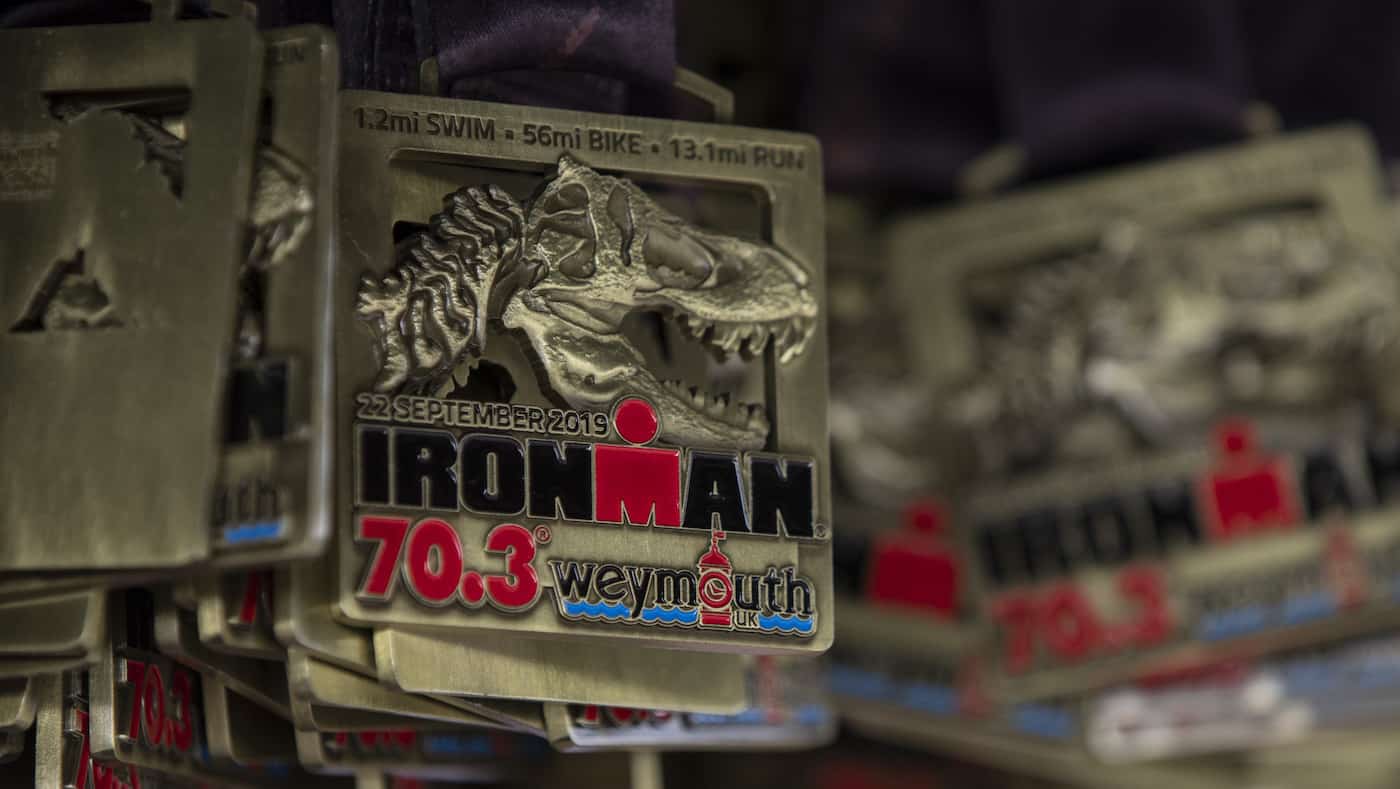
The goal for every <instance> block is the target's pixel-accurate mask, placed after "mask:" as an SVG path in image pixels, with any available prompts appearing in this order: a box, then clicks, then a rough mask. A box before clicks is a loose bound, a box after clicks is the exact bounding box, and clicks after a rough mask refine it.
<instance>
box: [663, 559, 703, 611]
mask: <svg viewBox="0 0 1400 789" xmlns="http://www.w3.org/2000/svg"><path fill="white" fill-rule="evenodd" d="M696 590H697V587H696V581H695V573H693V572H691V571H689V570H670V569H667V568H665V567H658V568H657V570H656V602H657V604H658V605H668V606H677V605H681V606H694V605H695V604H696V601H697V599H698V597H699V595H698V594H697V591H696Z"/></svg>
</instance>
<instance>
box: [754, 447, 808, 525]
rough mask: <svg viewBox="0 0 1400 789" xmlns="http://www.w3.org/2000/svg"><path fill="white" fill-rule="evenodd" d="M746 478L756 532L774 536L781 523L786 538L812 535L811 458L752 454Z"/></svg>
mask: <svg viewBox="0 0 1400 789" xmlns="http://www.w3.org/2000/svg"><path fill="white" fill-rule="evenodd" d="M749 481H750V485H751V490H752V491H753V515H752V523H751V528H752V530H753V532H754V533H755V534H768V535H774V536H776V535H777V534H778V532H779V528H780V527H779V524H782V525H781V530H782V533H783V534H785V535H787V536H788V537H812V536H815V535H814V534H813V527H814V526H815V520H816V517H815V514H816V510H815V508H814V507H813V502H812V498H813V490H814V488H813V486H812V463H811V461H807V460H786V461H785V460H784V459H783V458H775V457H761V456H759V457H751V458H749Z"/></svg>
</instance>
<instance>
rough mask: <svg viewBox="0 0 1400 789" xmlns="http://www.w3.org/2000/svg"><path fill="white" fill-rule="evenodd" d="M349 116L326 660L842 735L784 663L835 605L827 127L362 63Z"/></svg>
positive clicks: (305, 586)
mask: <svg viewBox="0 0 1400 789" xmlns="http://www.w3.org/2000/svg"><path fill="white" fill-rule="evenodd" d="M428 65H429V68H428V69H427V71H428V73H431V68H430V67H431V63H430V64H428ZM678 86H685V87H690V88H696V87H702V88H704V87H707V86H706V85H705V83H703V82H702V81H699V80H697V79H696V78H695V77H694V75H690V74H688V73H682V74H681V75H680V77H679V79H678ZM705 92H707V93H708V94H709V95H710V96H711V98H712V99H714V100H715V101H714V103H715V104H716V105H717V106H723V105H725V104H728V103H730V102H731V101H732V100H730V99H728V98H727V96H726V95H725V94H723V92H722V91H716V90H714V89H713V86H708V89H707V91H705ZM717 115H722V113H721V112H717ZM341 129H342V141H341V159H340V178H341V184H342V187H341V191H340V198H341V201H340V213H341V239H340V249H341V251H342V253H344V254H345V258H344V259H343V260H342V262H341V266H342V269H343V270H342V273H341V276H339V277H338V280H337V282H338V288H339V290H338V292H337V295H336V303H337V304H339V305H343V306H345V307H346V308H347V309H345V310H344V313H345V316H344V318H343V320H342V321H341V324H344V325H348V326H349V327H351V328H349V329H347V330H345V331H338V333H337V342H338V352H337V360H338V362H339V368H338V370H337V392H338V394H337V401H338V402H340V403H344V404H345V405H346V410H345V412H343V413H342V415H341V417H340V424H339V429H340V430H341V431H342V432H341V433H340V434H339V435H340V441H341V446H343V447H345V449H346V452H347V453H348V454H349V455H350V456H351V462H349V463H344V464H341V465H339V466H338V468H337V471H338V473H339V474H340V477H339V480H338V488H339V490H341V491H343V492H344V494H345V495H343V496H341V497H340V500H339V502H338V504H339V507H340V509H339V515H338V523H340V524H343V525H344V527H345V528H341V529H338V531H337V537H336V542H337V548H336V550H334V551H333V557H332V561H331V562H329V563H316V564H311V565H308V566H304V567H303V566H297V567H294V568H293V569H291V570H290V571H288V572H287V573H285V574H284V575H283V576H281V577H279V590H280V589H281V588H282V585H283V583H284V582H285V585H286V588H288V589H289V590H290V595H289V596H285V597H279V602H278V609H279V627H280V628H281V629H284V630H286V631H287V632H288V633H290V634H293V637H294V638H295V640H296V641H297V642H298V643H299V644H300V645H301V647H302V648H304V650H305V652H306V656H305V659H306V661H307V663H308V665H309V666H310V667H312V668H317V667H321V666H325V665H327V664H335V665H337V666H339V667H340V668H342V669H346V670H348V671H349V672H351V673H355V672H358V673H363V674H366V675H367V676H369V677H372V678H377V680H378V681H379V682H381V683H382V684H384V685H386V686H387V687H388V688H391V689H393V690H394V691H399V692H405V693H415V694H430V695H432V696H434V697H436V698H439V699H450V700H452V701H453V702H454V703H455V704H457V705H459V706H465V707H466V708H468V709H472V710H475V711H477V712H478V713H479V714H481V715H483V716H486V717H488V718H490V719H493V720H498V721H501V722H503V723H506V724H507V725H512V726H517V727H523V728H526V729H528V730H531V731H537V732H540V733H543V734H546V735H547V736H548V738H549V739H550V741H551V742H553V743H554V744H555V745H556V746H558V747H559V748H560V749H563V750H579V749H589V750H596V749H605V748H622V749H638V748H687V747H723V748H773V747H804V746H812V745H817V744H820V743H822V742H824V741H825V740H826V739H828V738H829V737H830V735H831V733H832V719H831V716H830V715H829V713H828V712H827V711H826V709H825V707H824V701H823V699H821V698H820V696H819V695H817V696H815V697H809V696H808V695H805V694H804V693H803V692H801V691H802V690H804V689H803V688H800V687H799V686H800V684H801V683H800V682H792V683H790V687H791V688H794V689H795V690H793V692H787V691H785V690H783V691H775V690H773V688H774V687H779V686H781V687H789V684H785V683H787V681H786V680H783V681H780V679H779V675H780V674H784V673H787V672H798V673H799V674H800V672H802V671H803V667H802V665H801V664H800V662H798V663H793V662H791V661H800V659H801V657H802V656H804V655H807V656H810V655H814V654H819V653H821V652H822V651H824V650H825V649H826V647H827V645H829V644H830V642H831V640H832V637H833V632H834V622H833V617H832V616H831V586H830V548H829V545H830V542H829V540H830V515H829V510H828V504H827V501H828V494H827V493H826V490H827V480H828V474H829V472H828V470H827V468H826V463H825V457H826V437H825V436H826V431H825V424H826V408H825V379H826V369H825V337H824V328H823V326H822V322H821V310H820V309H819V305H821V304H822V303H823V300H824V299H823V293H824V281H823V271H822V243H821V236H820V233H819V232H814V231H816V230H817V229H818V228H820V226H821V202H822V193H821V177H820V167H819V154H818V150H817V147H816V144H815V142H814V141H813V140H812V139H811V138H809V137H804V136H800V135H792V134H781V133H772V132H756V131H753V130H747V129H738V128H735V127H730V126H718V125H708V124H695V123H677V122H671V121H657V120H649V119H640V118H618V117H613V116H602V115H587V114H580V113H572V112H561V111H552V110H541V109H530V108H522V107H505V106H498V105H489V104H480V103H473V102H464V101H453V100H446V99H441V98H437V97H431V96H402V95H388V94H375V93H360V92H347V93H345V94H342V97H341ZM757 239H769V241H767V242H763V241H758V240H757ZM697 385H698V386H697ZM708 386H719V387H724V388H725V389H727V390H729V391H730V392H732V394H723V393H720V394H711V393H709V392H707V391H706V390H705V388H706V387H708ZM284 601H285V605H286V609H285V612H286V617H285V621H284V619H283V617H282V614H281V612H282V611H283V610H284V609H283V604H284ZM779 656H781V657H782V658H783V660H781V661H779V662H777V663H774V662H773V661H771V660H768V659H766V658H772V657H779ZM755 658H757V661H755Z"/></svg>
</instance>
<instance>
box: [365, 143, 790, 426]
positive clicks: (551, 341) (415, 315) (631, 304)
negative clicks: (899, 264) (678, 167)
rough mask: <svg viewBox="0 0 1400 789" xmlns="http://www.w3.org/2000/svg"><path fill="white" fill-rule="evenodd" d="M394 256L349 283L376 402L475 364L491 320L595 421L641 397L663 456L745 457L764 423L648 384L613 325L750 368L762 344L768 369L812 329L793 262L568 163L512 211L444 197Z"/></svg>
mask: <svg viewBox="0 0 1400 789" xmlns="http://www.w3.org/2000/svg"><path fill="white" fill-rule="evenodd" d="M396 254H397V258H398V259H397V265H396V267H395V268H394V269H393V270H392V271H390V272H388V273H387V274H386V275H384V276H382V277H374V276H370V275H366V276H365V277H364V278H362V280H361V283H360V291H359V299H358V303H357V305H356V311H357V314H358V315H359V317H360V318H361V319H362V320H364V321H365V322H366V323H367V324H368V326H369V327H370V329H371V332H372V333H373V335H374V338H375V348H376V352H377V355H378V360H379V364H380V371H379V375H378V378H377V379H376V381H375V388H376V389H377V390H378V391H381V392H385V393H398V392H433V391H437V389H438V388H439V387H441V386H442V385H443V384H444V383H445V382H447V381H449V380H451V379H452V376H453V374H454V372H457V371H459V368H461V367H462V366H464V365H466V364H468V363H470V362H471V361H472V360H473V359H475V358H476V357H479V356H480V355H481V353H482V352H483V351H484V350H485V346H486V338H487V325H488V322H490V321H493V320H499V321H500V323H501V325H503V326H504V327H505V328H506V329H509V330H511V331H513V332H516V333H518V334H519V335H521V336H523V337H524V338H525V339H526V341H527V344H528V346H529V348H530V350H531V353H532V354H533V356H534V360H535V362H536V363H537V367H538V369H539V370H540V372H541V376H542V379H543V380H542V381H541V383H542V384H544V388H545V389H547V390H548V391H549V392H550V393H551V394H552V395H553V396H554V397H556V398H557V399H559V400H560V401H562V403H564V404H567V405H568V406H569V407H571V408H576V409H583V410H595V411H596V410H606V409H608V408H610V407H611V406H612V404H613V403H614V402H615V401H616V400H617V399H618V398H619V397H621V396H622V395H624V394H626V395H637V396H641V397H645V398H646V399H647V400H649V401H650V402H651V403H653V404H654V405H655V407H656V409H657V411H658V415H659V416H660V422H661V425H662V428H661V437H662V439H663V440H664V441H666V442H668V443H673V444H681V445H695V446H705V445H711V446H715V445H718V446H733V447H739V448H748V449H753V448H759V447H762V446H763V444H764V442H765V440H766V438H767V436H768V429H769V423H768V418H767V415H766V414H765V413H764V411H763V409H762V407H761V406H758V405H753V404H747V403H740V402H738V401H737V400H735V401H731V398H729V397H728V396H727V395H723V394H721V395H718V396H714V397H711V396H709V395H706V394H704V393H702V392H699V391H698V390H692V389H691V388H689V387H687V386H684V385H682V384H680V383H677V382H663V381H661V380H658V379H657V377H656V376H654V375H653V374H652V373H651V372H650V371H648V369H647V366H646V362H645V360H644V357H643V355H642V353H641V352H640V351H639V350H638V349H637V348H635V347H633V346H632V344H631V343H630V342H629V341H628V340H627V338H626V337H625V336H624V335H623V333H622V323H623V320H624V318H626V317H627V316H628V315H629V314H632V313H635V312H653V313H658V314H660V315H662V316H664V317H666V318H668V319H671V320H673V321H675V322H677V323H678V324H679V325H681V326H682V327H684V329H685V330H686V332H687V333H688V335H689V336H690V337H691V338H693V339H694V340H695V341H696V342H699V343H701V344H703V345H705V346H707V347H709V348H710V349H712V350H713V351H715V352H717V353H719V354H721V355H724V356H731V355H736V354H737V355H741V356H742V357H744V358H754V357H757V356H760V355H762V354H763V353H764V352H765V350H766V349H767V348H768V347H769V344H770V342H771V344H772V349H773V352H774V357H775V361H776V363H778V364H785V363H788V362H791V361H792V360H793V359H795V358H797V357H798V356H799V355H800V354H801V353H802V352H803V351H804V349H805V348H806V346H807V344H808V342H809V340H810V339H811V337H812V335H813V332H814V330H815V327H816V320H817V303H816V299H815V297H814V296H813V294H812V290H811V287H810V282H809V276H808V273H807V272H806V270H804V269H803V267H802V266H801V265H800V264H799V263H798V262H797V261H796V260H794V259H793V258H792V257H791V256H789V255H788V254H786V253H784V252H783V251H781V250H779V249H777V248H775V247H774V246H772V245H769V244H765V243H762V242H758V241H749V240H742V239H739V238H735V237H732V236H727V235H723V234H720V233H715V232H710V231H707V230H704V229H702V228H699V227H696V226H695V225H693V224H691V223H689V222H687V221H685V220H683V219H681V218H680V217H677V216H675V215H674V214H671V213H669V212H668V211H666V210H665V209H663V208H661V207H660V206H659V205H657V204H656V203H655V202H654V201H653V200H652V199H651V198H650V197H648V196H647V195H646V193H645V192H643V191H642V190H641V189H640V188H639V187H637V186H636V185H635V184H633V183H632V182H630V181H627V180H625V179H622V178H616V177H612V176H606V175H602V174H600V173H598V172H596V171H594V170H592V169H590V168H588V167H587V166H585V165H583V164H581V163H579V162H578V161H576V160H575V159H573V158H571V157H569V156H567V155H565V156H562V157H561V158H560V160H559V163H558V168H557V170H556V171H555V172H554V173H553V174H552V175H551V176H550V177H549V178H547V179H546V180H545V181H544V183H543V184H542V185H541V186H540V188H538V189H537V190H536V191H535V194H534V195H533V196H532V197H531V198H530V199H528V200H527V201H525V202H524V203H523V204H522V203H520V202H519V201H517V200H516V199H515V198H513V197H511V196H510V195H508V194H507V193H506V192H505V191H504V190H502V189H500V188H498V187H496V186H485V187H472V188H463V189H459V190H457V191H455V192H453V193H452V194H450V195H448V196H447V197H446V198H445V199H444V206H443V211H442V212H441V213H439V214H436V215H434V216H433V217H432V219H431V221H430V223H429V227H428V229H426V230H423V231H421V232H419V233H416V234H414V235H413V236H411V237H409V238H408V239H406V240H405V241H404V242H403V243H402V244H400V246H399V248H398V250H397V253H396ZM468 374H470V373H468Z"/></svg>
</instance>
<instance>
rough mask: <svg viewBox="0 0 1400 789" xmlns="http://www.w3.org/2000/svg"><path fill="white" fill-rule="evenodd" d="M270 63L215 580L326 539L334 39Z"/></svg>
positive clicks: (286, 37)
mask: <svg viewBox="0 0 1400 789" xmlns="http://www.w3.org/2000/svg"><path fill="white" fill-rule="evenodd" d="M262 35H263V42H264V45H265V50H266V57H265V63H266V65H265V69H264V82H263V94H264V96H265V101H264V103H263V105H262V107H261V110H262V112H263V114H264V117H263V119H262V123H263V131H262V132H261V133H260V135H259V139H258V147H257V156H256V159H255V162H254V169H253V193H252V202H251V206H250V208H249V219H248V224H249V238H248V241H247V243H246V247H247V256H246V258H245V260H244V262H243V265H242V267H241V269H240V274H239V305H238V321H237V325H238V329H237V337H236V338H235V344H234V346H233V370H232V373H231V376H230V378H229V387H228V392H227V395H226V396H227V405H226V408H228V410H229V413H228V415H227V420H226V430H225V433H224V441H225V448H224V452H223V457H222V466H221V468H220V478H219V485H218V487H217V488H216V490H215V493H214V496H215V499H214V507H213V512H214V520H215V522H214V523H213V524H212V528H213V530H214V531H213V535H212V536H213V540H214V548H215V551H216V554H217V560H218V562H219V564H220V565H221V566H230V565H247V564H254V563H257V564H266V563H268V562H278V561H285V560H288V559H294V558H302V557H310V556H316V555H319V554H320V553H321V552H322V551H323V550H324V547H325V545H326V542H327V538H328V537H329V535H330V523H331V518H332V517H333V515H332V513H331V506H332V497H331V489H330V485H331V477H332V458H331V441H332V437H333V430H334V415H333V410H334V409H333V408H332V404H331V402H330V387H331V361H332V356H331V339H332V337H331V335H332V331H333V325H332V323H331V276H332V264H333V259H332V243H333V239H334V223H335V194H334V188H333V187H334V183H335V180H334V177H333V176H334V167H335V160H336V156H335V153H336V133H335V129H336V125H335V118H336V115H335V109H336V88H337V86H338V81H337V73H338V71H337V70H338V68H339V59H338V56H337V54H336V46H335V38H334V35H333V34H332V33H331V32H330V31H328V30H325V29H323V28H319V27H316V26H311V25H307V26H300V27H288V28H280V29H277V30H273V31H268V32H265V33H263V34H262Z"/></svg>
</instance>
